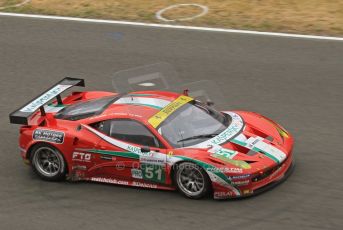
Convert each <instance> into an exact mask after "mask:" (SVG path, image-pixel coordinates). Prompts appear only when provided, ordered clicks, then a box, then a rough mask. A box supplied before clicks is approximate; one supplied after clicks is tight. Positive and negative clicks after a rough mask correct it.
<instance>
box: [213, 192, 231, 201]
mask: <svg viewBox="0 0 343 230" xmlns="http://www.w3.org/2000/svg"><path fill="white" fill-rule="evenodd" d="M213 196H214V199H226V198H230V197H235V196H236V194H235V193H234V192H231V191H227V192H221V191H220V192H214V193H213Z"/></svg>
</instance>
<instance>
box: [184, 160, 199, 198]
mask: <svg viewBox="0 0 343 230" xmlns="http://www.w3.org/2000/svg"><path fill="white" fill-rule="evenodd" d="M177 184H178V187H179V188H180V189H181V190H182V192H184V193H185V194H186V195H188V196H191V197H194V196H198V195H199V194H201V193H202V192H203V190H204V189H205V178H204V176H203V174H202V172H201V170H200V168H199V166H197V165H195V164H192V163H183V164H181V165H180V168H179V169H178V171H177Z"/></svg>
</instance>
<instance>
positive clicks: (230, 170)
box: [207, 167, 243, 173]
mask: <svg viewBox="0 0 343 230" xmlns="http://www.w3.org/2000/svg"><path fill="white" fill-rule="evenodd" d="M207 171H209V172H213V173H218V172H221V173H243V169H241V168H227V167H224V168H215V167H213V168H208V169H207Z"/></svg>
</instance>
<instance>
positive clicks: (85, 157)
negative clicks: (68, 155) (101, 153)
mask: <svg viewBox="0 0 343 230" xmlns="http://www.w3.org/2000/svg"><path fill="white" fill-rule="evenodd" d="M91 158H92V155H91V154H90V153H82V152H73V158H72V160H73V161H81V162H90V160H91Z"/></svg>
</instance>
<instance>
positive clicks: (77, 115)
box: [55, 96, 117, 121]
mask: <svg viewBox="0 0 343 230" xmlns="http://www.w3.org/2000/svg"><path fill="white" fill-rule="evenodd" d="M116 99H117V96H111V97H103V98H100V99H95V100H89V101H85V102H79V103H76V104H73V105H70V106H67V107H65V108H63V109H62V110H61V111H59V112H58V113H57V114H56V115H55V117H56V118H57V119H64V120H72V121H75V120H80V119H84V118H87V117H91V116H94V115H98V114H101V113H102V112H103V111H104V110H105V109H106V108H107V107H108V106H109V105H110V104H111V103H112V102H113V101H114V100H116Z"/></svg>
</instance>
